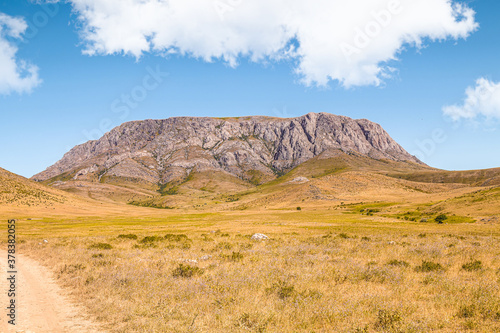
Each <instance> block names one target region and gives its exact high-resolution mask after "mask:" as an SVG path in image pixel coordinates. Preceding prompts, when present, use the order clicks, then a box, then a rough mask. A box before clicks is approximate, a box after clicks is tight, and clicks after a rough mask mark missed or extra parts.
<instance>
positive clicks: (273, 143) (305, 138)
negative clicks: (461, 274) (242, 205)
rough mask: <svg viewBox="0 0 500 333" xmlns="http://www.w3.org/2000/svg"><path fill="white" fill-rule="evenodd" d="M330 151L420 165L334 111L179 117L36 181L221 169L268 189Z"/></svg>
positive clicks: (368, 126)
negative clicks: (268, 184) (284, 115)
mask: <svg viewBox="0 0 500 333" xmlns="http://www.w3.org/2000/svg"><path fill="white" fill-rule="evenodd" d="M331 150H341V151H344V152H357V153H360V154H362V155H365V156H368V157H371V158H374V159H388V160H393V161H407V162H413V163H419V164H421V162H420V161H419V160H418V159H417V158H416V157H414V156H411V155H410V154H408V153H407V152H406V151H405V150H404V149H403V148H402V147H401V146H400V145H399V144H397V143H396V142H395V141H394V140H393V139H392V138H391V137H390V136H389V135H388V134H387V132H385V131H384V129H383V128H382V127H381V126H380V125H378V124H375V123H373V122H371V121H369V120H366V119H361V120H354V119H351V118H348V117H344V116H337V115H332V114H328V113H318V114H316V113H309V114H307V115H305V116H302V117H297V118H287V119H281V118H270V117H261V116H257V117H242V118H224V119H220V118H193V117H179V118H169V119H165V120H144V121H133V122H128V123H125V124H123V125H121V126H119V127H116V128H115V129H113V130H111V131H110V132H108V133H106V134H105V135H104V136H103V137H102V138H101V139H99V140H96V141H89V142H87V143H85V144H82V145H79V146H76V147H75V148H73V149H72V150H71V151H69V152H68V153H66V154H65V155H64V157H63V158H62V159H61V160H60V161H58V162H57V163H56V164H54V165H53V166H51V167H49V168H48V169H47V170H45V171H43V172H41V173H39V174H37V175H35V176H33V179H34V180H37V181H44V180H48V179H52V178H54V177H56V176H60V175H63V174H64V175H66V178H67V179H71V178H73V179H88V180H94V181H95V180H100V179H101V178H102V177H121V178H126V179H136V180H141V181H145V182H149V183H160V184H165V183H169V182H172V181H175V180H178V179H183V178H185V177H187V176H188V175H189V174H190V172H191V171H193V170H196V171H198V172H202V171H208V170H212V171H213V170H217V171H222V172H227V173H229V174H232V175H234V176H237V177H239V178H242V179H246V180H250V181H252V182H254V183H261V182H264V181H266V180H270V179H273V178H275V177H276V174H278V173H281V172H286V171H287V170H289V169H291V168H293V167H295V166H297V165H299V164H301V163H303V162H305V161H307V160H309V159H311V158H313V157H315V156H318V155H319V154H321V153H323V152H325V151H331Z"/></svg>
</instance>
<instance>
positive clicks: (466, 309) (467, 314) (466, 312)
mask: <svg viewBox="0 0 500 333" xmlns="http://www.w3.org/2000/svg"><path fill="white" fill-rule="evenodd" d="M475 314H476V306H475V305H474V304H471V305H463V306H461V307H460V309H459V310H458V313H457V317H459V318H472V317H474V316H475Z"/></svg>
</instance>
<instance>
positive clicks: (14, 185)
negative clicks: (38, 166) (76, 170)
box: [0, 168, 74, 206]
mask: <svg viewBox="0 0 500 333" xmlns="http://www.w3.org/2000/svg"><path fill="white" fill-rule="evenodd" d="M72 200H74V198H71V197H70V196H69V195H68V194H67V193H66V192H63V191H59V190H56V189H53V188H51V187H48V186H45V185H42V184H37V183H36V182H34V181H31V180H29V179H26V178H24V177H21V176H18V175H16V174H13V173H11V172H9V171H7V170H4V169H2V168H0V205H4V206H5V205H14V206H53V205H57V204H65V203H68V202H71V201H72Z"/></svg>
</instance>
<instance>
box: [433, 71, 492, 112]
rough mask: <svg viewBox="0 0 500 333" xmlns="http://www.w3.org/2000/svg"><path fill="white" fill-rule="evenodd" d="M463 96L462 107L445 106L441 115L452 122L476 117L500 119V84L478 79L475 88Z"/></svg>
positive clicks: (468, 89)
mask: <svg viewBox="0 0 500 333" xmlns="http://www.w3.org/2000/svg"><path fill="white" fill-rule="evenodd" d="M465 95H466V97H465V100H464V103H463V104H462V105H450V106H445V107H444V108H443V113H444V114H445V115H446V116H449V117H451V119H453V120H454V121H458V120H461V119H468V120H473V119H475V118H478V117H485V118H487V119H494V118H496V119H500V83H496V82H492V81H490V80H488V79H485V78H480V79H478V80H477V81H476V86H474V87H468V88H467V89H466V90H465Z"/></svg>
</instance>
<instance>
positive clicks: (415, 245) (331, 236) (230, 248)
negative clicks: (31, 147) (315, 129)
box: [0, 168, 500, 333]
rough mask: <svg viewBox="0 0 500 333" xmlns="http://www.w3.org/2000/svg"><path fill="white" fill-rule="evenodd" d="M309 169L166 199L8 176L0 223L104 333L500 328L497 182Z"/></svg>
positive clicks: (184, 190) (499, 193) (186, 187)
mask: <svg viewBox="0 0 500 333" xmlns="http://www.w3.org/2000/svg"><path fill="white" fill-rule="evenodd" d="M323 169H324V168H320V169H318V170H313V169H311V168H307V171H308V172H309V173H311V172H314V173H317V175H316V174H304V173H298V172H297V173H296V174H291V175H289V176H284V177H283V178H281V179H278V180H277V181H273V182H270V183H267V184H264V185H261V186H258V187H254V188H251V189H249V190H245V191H243V192H237V193H235V194H224V193H218V192H216V191H215V192H213V193H212V192H208V194H207V191H205V190H198V189H196V188H195V187H189V186H191V185H190V184H189V182H188V183H186V184H184V185H183V187H181V188H180V190H179V191H180V193H179V194H175V195H167V196H165V197H157V198H156V200H170V201H171V202H176V205H178V206H177V207H176V208H170V209H157V208H151V207H139V206H137V205H131V204H127V203H126V202H119V201H116V200H115V199H109V200H104V199H103V200H100V201H97V200H94V199H92V197H93V196H92V195H95V194H96V193H98V192H97V191H98V190H99V189H102V191H103V192H101V195H102V196H103V198H105V197H107V195H106V193H107V192H106V191H115V193H116V189H115V190H113V188H112V187H111V186H108V185H104V186H103V187H99V186H100V185H95V184H89V185H88V186H93V190H92V191H90V190H89V191H88V193H89V194H92V195H88V196H87V195H84V194H85V193H86V189H87V187H78V189H79V190H78V191H80V192H82V193H80V194H81V195H80V196H79V195H76V194H75V193H76V192H74V191H70V192H71V193H67V192H65V191H61V190H57V189H55V188H48V187H46V186H45V185H41V184H36V188H34V189H32V187H31V183H30V182H29V181H28V180H25V179H21V178H16V177H14V176H12V175H11V174H8V175H7V176H8V177H7V179H8V180H9V181H6V182H2V184H3V186H4V191H3V192H4V193H5V195H4V196H3V198H4V199H2V200H4V201H2V202H0V219H2V220H7V219H10V218H16V219H17V235H18V236H17V239H18V247H19V251H20V252H21V253H23V254H25V255H28V256H30V257H31V258H33V259H36V260H37V261H39V262H40V263H42V264H43V265H44V266H45V267H47V268H48V269H50V270H52V271H53V272H54V274H55V276H56V278H57V280H58V282H59V283H60V284H61V285H62V286H64V287H65V288H66V289H67V290H68V291H70V293H71V295H72V298H73V299H74V300H75V301H76V302H78V303H80V304H83V305H84V306H85V307H86V308H87V309H88V311H89V313H90V314H91V315H92V316H93V319H94V320H95V321H97V322H99V323H102V324H103V326H104V327H106V329H107V330H108V331H110V332H352V333H354V332H488V333H489V332H500V228H499V222H500V191H499V189H498V187H494V186H489V187H488V186H482V187H479V186H478V185H477V184H475V183H474V184H459V183H446V182H444V183H437V184H436V183H423V182H415V181H412V180H407V179H400V177H399V176H397V175H396V176H394V175H392V176H387V175H383V174H380V173H369V172H361V171H346V172H337V171H335V170H333V171H331V172H324V171H323ZM311 170H313V171H311ZM298 171H300V170H298ZM320 172H321V173H320ZM315 175H316V176H315ZM297 176H306V177H308V178H309V181H307V182H294V181H293V179H295V177H297ZM460 177H462V175H460ZM193 181H196V178H194V179H193ZM9 184H10V185H9ZM202 185H203V184H202ZM9 186H10V187H9ZM204 186H207V185H204ZM129 190H130V191H136V189H129ZM91 192H92V193H91ZM123 193H125V192H123ZM128 195H129V194H126V195H125V196H128ZM117 196H119V194H117ZM207 196H208V197H207ZM53 198H55V199H53ZM165 198H166V199H165ZM56 199H57V200H56ZM439 222H441V223H439ZM255 233H263V234H265V235H267V236H268V237H269V239H266V240H261V241H258V240H252V239H251V236H252V235H253V234H255ZM1 241H2V243H3V246H4V247H5V242H6V237H5V239H2V240H1Z"/></svg>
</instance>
